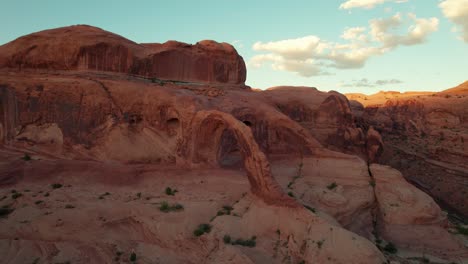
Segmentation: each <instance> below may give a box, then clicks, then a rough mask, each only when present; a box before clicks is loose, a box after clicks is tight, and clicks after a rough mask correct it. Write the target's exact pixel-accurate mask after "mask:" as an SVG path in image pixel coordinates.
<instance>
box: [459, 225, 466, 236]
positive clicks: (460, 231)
mask: <svg viewBox="0 0 468 264" xmlns="http://www.w3.org/2000/svg"><path fill="white" fill-rule="evenodd" d="M456 229H457V231H458V233H459V234H462V235H465V236H468V228H466V227H463V226H461V225H457V226H456Z"/></svg>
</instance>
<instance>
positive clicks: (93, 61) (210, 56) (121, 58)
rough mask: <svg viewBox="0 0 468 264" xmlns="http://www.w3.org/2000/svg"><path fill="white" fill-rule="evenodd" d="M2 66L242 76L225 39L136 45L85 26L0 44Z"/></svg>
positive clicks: (202, 77)
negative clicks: (220, 40)
mask: <svg viewBox="0 0 468 264" xmlns="http://www.w3.org/2000/svg"><path fill="white" fill-rule="evenodd" d="M0 67H9V68H13V69H20V70H24V69H46V70H92V71H111V72H119V73H130V74H135V75H140V76H145V77H148V78H158V79H165V80H175V81H185V82H201V83H230V84H243V83H244V82H245V78H246V69H245V63H244V60H243V59H242V57H241V56H239V54H238V53H237V51H236V50H235V49H234V48H233V47H232V46H231V45H229V44H227V43H217V42H215V41H209V40H205V41H201V42H199V43H197V44H195V45H190V44H185V43H179V42H175V41H171V42H166V43H164V44H157V43H154V44H137V43H135V42H132V41H130V40H128V39H125V38H123V37H121V36H119V35H116V34H113V33H111V32H107V31H104V30H102V29H99V28H96V27H91V26H86V25H80V26H71V27H64V28H58V29H52V30H45V31H41V32H37V33H33V34H30V35H27V36H23V37H21V38H18V39H16V40H14V41H12V42H10V43H7V44H5V45H3V46H1V47H0Z"/></svg>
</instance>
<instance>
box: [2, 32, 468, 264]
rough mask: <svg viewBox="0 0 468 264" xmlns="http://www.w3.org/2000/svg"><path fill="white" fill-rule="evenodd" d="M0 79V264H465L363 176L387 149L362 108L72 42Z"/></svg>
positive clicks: (21, 46)
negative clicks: (389, 247)
mask: <svg viewBox="0 0 468 264" xmlns="http://www.w3.org/2000/svg"><path fill="white" fill-rule="evenodd" d="M54 51H55V52H54ZM62 51H63V52H62ZM0 67H1V69H0V139H1V140H0V158H1V159H0V191H1V196H0V197H4V198H0V199H1V200H0V202H1V203H2V206H5V208H4V209H8V210H6V211H5V210H4V211H2V213H3V214H6V218H2V219H0V221H2V227H4V228H0V236H1V237H2V239H1V240H0V252H1V253H2V254H3V256H5V257H4V261H5V262H6V263H25V262H34V261H36V260H35V259H36V258H39V259H40V260H41V261H44V262H54V263H55V262H66V261H70V260H72V261H73V262H77V263H105V262H109V261H111V260H114V261H127V259H129V258H128V256H129V255H130V253H135V254H136V256H138V262H141V263H152V262H154V261H156V262H161V263H285V262H286V263H301V262H302V263H382V262H384V261H386V260H389V259H392V258H394V257H395V256H393V255H391V254H389V253H385V252H381V251H380V250H379V248H380V249H382V246H381V244H379V243H384V242H385V243H390V242H392V243H395V244H396V245H397V247H398V248H399V249H404V250H409V251H411V252H413V253H414V254H416V255H418V254H420V253H421V252H422V254H423V256H426V255H429V256H431V257H438V258H442V259H444V260H450V261H452V260H458V259H460V258H461V259H465V258H466V257H467V256H468V252H467V251H466V248H464V247H463V245H462V243H463V242H462V240H461V239H460V238H459V237H458V236H454V235H452V234H450V233H449V232H448V229H447V225H448V224H447V223H448V222H447V219H446V215H445V214H444V213H443V212H442V211H441V209H440V207H439V206H438V205H437V204H435V202H434V201H433V200H432V199H431V198H430V197H429V196H427V195H426V194H424V193H422V192H421V191H420V190H418V189H417V188H415V187H414V186H412V185H410V184H408V183H407V182H405V181H404V179H403V178H402V176H401V175H400V174H399V173H398V171H395V170H393V169H391V168H387V167H382V166H380V165H370V164H371V163H372V162H374V161H376V160H378V159H379V156H380V155H381V154H382V153H383V154H384V155H385V150H384V147H385V149H387V146H386V145H385V138H384V141H382V138H381V137H380V134H379V131H386V130H385V129H384V127H381V126H378V125H376V124H371V122H367V121H366V120H368V119H367V117H366V115H367V108H364V106H362V105H358V104H356V102H352V104H350V103H349V102H348V100H347V99H346V98H345V97H344V96H343V95H341V94H339V93H337V92H329V93H324V92H319V91H317V90H316V89H312V88H297V87H281V88H275V89H270V90H268V91H265V92H260V91H252V90H250V89H249V88H248V87H246V86H245V85H244V81H245V65H244V63H243V60H242V58H241V57H240V56H239V55H238V54H237V52H236V51H235V50H234V49H233V48H232V46H230V45H228V44H223V43H222V44H219V43H216V42H214V41H201V42H199V43H198V44H196V45H188V44H183V43H178V42H168V43H165V44H136V43H133V42H131V41H129V40H126V39H124V38H122V37H120V36H117V35H115V34H112V33H109V32H106V31H103V30H100V29H97V28H93V27H88V26H75V27H69V28H61V29H55V30H49V31H43V32H39V33H35V34H32V35H29V36H25V37H22V38H19V39H18V40H16V41H13V42H11V43H9V44H6V45H4V46H1V47H0ZM142 77H145V78H142ZM356 106H358V107H359V109H360V111H361V112H359V113H356V114H353V111H352V110H353V109H354V108H355V107H356ZM393 106H395V108H397V109H398V107H400V104H398V103H395V104H394V105H392V107H393ZM411 107H414V108H415V109H417V110H418V111H414V112H415V113H414V115H415V116H416V115H418V114H419V113H422V112H423V110H421V109H422V107H421V105H420V104H419V103H417V102H414V103H411ZM404 109H406V108H404ZM411 109H412V108H411ZM460 109H462V108H460ZM405 111H406V110H405ZM409 112H411V111H408V112H403V113H402V114H401V117H402V118H403V119H404V116H405V115H407V114H408V113H409ZM411 113H412V112H411ZM410 116H411V115H410ZM382 118H384V117H382ZM442 119H444V118H442ZM404 120H405V122H406V121H407V123H408V124H412V123H414V122H410V120H407V119H404ZM431 120H435V121H433V122H436V123H437V122H439V121H440V118H439V117H438V116H434V117H433V118H432V119H431ZM438 120H439V121H438ZM450 120H452V119H450ZM451 122H455V123H456V121H453V120H452V121H451ZM460 122H461V121H460ZM463 122H464V121H463ZM382 124H387V123H385V122H383V123H382ZM389 124H392V123H389ZM416 125H417V124H416ZM415 131H416V132H415V133H417V130H415ZM424 131H425V130H424ZM324 145H325V146H326V147H329V148H332V149H334V150H340V151H346V152H348V153H357V154H359V155H360V156H361V157H362V158H359V157H357V156H353V155H349V154H343V153H340V152H334V151H331V150H329V149H327V148H326V147H325V146H324ZM169 187H170V188H169ZM168 188H169V190H168ZM171 188H172V189H171ZM174 189H175V190H174ZM394 204H398V206H399V208H401V210H395V208H394V206H393V205H394ZM10 210H11V211H10ZM23 224H27V226H26V225H23ZM194 230H198V231H196V232H195V234H194ZM197 232H198V233H197ZM200 232H201V234H200ZM231 236H232V237H231ZM231 238H232V240H231ZM419 238H423V239H426V240H428V241H434V242H428V243H425V244H424V247H423V249H421V247H418V245H419V244H420V243H419V241H418V240H417V239H419ZM246 240H247V242H246ZM90 241H93V242H92V243H90ZM378 241H380V242H378ZM382 241H384V242H382ZM440 244H443V245H444V246H443V247H440V246H439V245H440ZM245 245H247V246H249V245H250V246H251V245H254V246H256V247H255V248H244V247H243V246H245ZM181 248H182V249H183V250H182V251H181V250H180V249H181ZM337 248H339V249H342V251H340V252H337ZM122 254H127V255H126V256H125V259H124V256H123V255H122ZM418 256H419V255H418Z"/></svg>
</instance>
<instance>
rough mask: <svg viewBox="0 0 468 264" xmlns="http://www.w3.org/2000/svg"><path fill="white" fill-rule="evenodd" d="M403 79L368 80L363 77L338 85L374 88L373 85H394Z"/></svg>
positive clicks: (400, 82)
mask: <svg viewBox="0 0 468 264" xmlns="http://www.w3.org/2000/svg"><path fill="white" fill-rule="evenodd" d="M402 83H403V81H401V80H398V79H386V80H377V81H370V80H369V79H367V78H363V79H360V80H352V81H350V82H347V83H340V84H339V86H340V87H361V88H364V87H369V88H374V87H380V86H388V85H396V84H402Z"/></svg>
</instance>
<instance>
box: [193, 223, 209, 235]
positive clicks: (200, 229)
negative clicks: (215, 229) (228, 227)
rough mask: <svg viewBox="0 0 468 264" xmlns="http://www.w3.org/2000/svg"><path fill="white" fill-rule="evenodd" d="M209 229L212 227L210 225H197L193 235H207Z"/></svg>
mask: <svg viewBox="0 0 468 264" xmlns="http://www.w3.org/2000/svg"><path fill="white" fill-rule="evenodd" d="M211 227H212V226H211V225H210V224H200V225H198V227H197V229H195V231H193V234H194V235H195V236H197V237H199V236H201V235H203V234H205V233H209V232H210V231H211Z"/></svg>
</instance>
